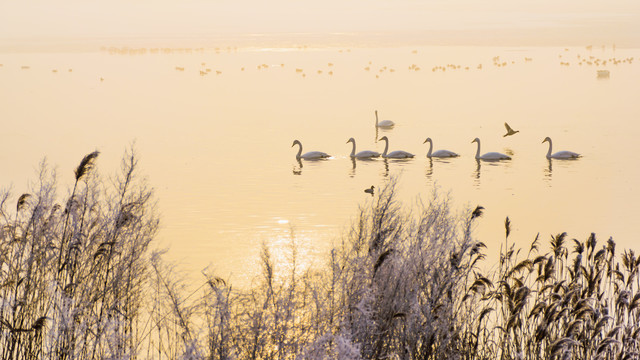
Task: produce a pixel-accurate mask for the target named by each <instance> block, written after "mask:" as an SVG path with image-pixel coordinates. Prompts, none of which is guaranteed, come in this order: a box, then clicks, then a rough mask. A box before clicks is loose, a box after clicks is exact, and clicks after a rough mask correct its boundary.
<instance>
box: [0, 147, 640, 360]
mask: <svg viewBox="0 0 640 360" xmlns="http://www.w3.org/2000/svg"><path fill="white" fill-rule="evenodd" d="M97 156H98V155H97V152H96V153H91V154H89V155H87V156H86V157H85V158H83V160H82V161H81V163H80V165H79V166H78V168H77V169H76V170H75V172H74V175H75V178H74V180H75V182H74V185H73V188H72V190H71V191H70V192H69V194H70V195H69V196H66V197H59V196H58V195H57V191H56V175H55V173H53V172H52V171H51V170H50V169H49V167H48V166H47V164H46V163H44V162H43V163H42V165H41V171H40V173H39V179H38V181H37V182H35V185H34V186H33V187H32V189H31V190H30V191H29V192H27V193H24V194H22V195H20V196H18V197H17V198H14V197H13V196H12V194H11V193H10V192H8V191H3V192H0V222H1V226H0V356H2V359H74V360H75V359H107V358H108V359H137V358H141V359H225V360H227V359H277V360H280V359H308V360H315V359H353V360H359V359H443V358H460V359H585V360H591V359H637V358H639V357H640V348H639V347H640V344H639V338H640V274H639V271H640V269H639V268H640V257H638V256H637V255H636V254H635V252H634V251H633V250H631V249H629V250H624V251H623V252H622V253H616V244H615V242H614V241H613V239H608V240H607V241H606V242H604V243H599V242H598V240H597V238H596V235H595V234H591V235H590V236H589V237H588V238H587V239H585V240H583V241H581V240H578V239H571V238H570V237H569V234H567V233H560V234H555V235H551V236H549V238H548V243H547V245H545V241H544V237H541V236H540V235H539V234H538V235H536V236H535V238H534V239H533V241H532V242H531V244H530V246H527V248H525V249H522V248H518V247H516V243H521V241H514V239H512V238H511V236H512V235H513V233H512V231H511V228H512V222H511V220H510V219H509V218H506V219H505V222H504V226H505V232H504V243H502V244H501V246H500V250H499V255H500V256H499V259H498V263H497V264H486V263H485V262H486V260H485V253H484V252H485V251H486V250H487V248H486V246H485V245H484V243H483V242H481V241H479V240H478V239H476V238H475V237H474V236H473V233H474V228H475V226H476V223H477V222H478V221H481V218H482V213H483V211H484V208H483V207H482V206H477V207H476V208H475V209H473V210H470V209H469V210H466V211H463V212H460V213H453V212H452V210H451V208H450V204H449V199H448V198H447V197H443V196H442V195H441V194H439V193H437V192H436V191H434V193H433V194H432V195H431V197H430V198H429V199H428V201H425V202H418V203H417V205H415V206H407V205H405V204H403V203H402V202H400V201H399V200H398V196H397V194H396V182H395V180H393V179H392V180H391V181H389V183H388V184H387V185H386V186H384V187H382V188H381V189H380V190H379V191H377V194H376V195H375V196H374V197H373V198H372V200H371V202H370V203H368V204H367V205H366V206H362V207H361V208H360V210H359V212H358V216H357V217H356V219H355V220H354V221H353V223H352V226H351V228H350V229H349V230H348V231H346V232H345V233H344V234H343V236H342V237H341V238H340V239H339V241H338V243H337V245H336V246H335V247H334V248H333V249H332V250H331V251H330V252H329V253H328V254H327V257H326V260H325V264H324V265H322V266H320V267H319V268H305V269H302V268H300V266H299V263H300V262H299V259H298V256H299V254H298V244H297V238H296V235H295V231H294V230H293V229H292V232H291V236H290V242H289V245H288V246H287V248H286V251H287V252H288V258H287V260H286V261H279V262H278V261H276V260H274V257H273V256H272V255H271V248H270V246H269V245H268V244H267V243H264V244H263V245H262V251H261V255H260V262H261V269H262V271H261V274H260V276H258V277H257V278H255V279H254V281H253V283H252V285H251V286H249V287H247V288H235V287H233V286H232V284H231V283H230V281H229V280H226V279H222V278H220V277H217V276H216V275H215V274H213V273H209V272H203V274H205V277H204V279H203V281H202V282H201V283H200V284H198V285H197V286H196V287H195V288H191V287H189V286H187V281H186V280H185V278H186V276H185V275H184V274H181V273H179V272H178V271H177V270H176V267H175V266H174V265H172V264H170V263H168V262H167V261H166V260H165V259H164V255H163V254H164V253H163V252H162V251H157V250H156V251H152V250H151V243H152V240H153V238H154V236H155V234H156V231H157V229H158V217H157V215H156V213H155V210H154V200H153V192H152V190H151V189H150V188H148V187H147V185H146V184H145V182H144V181H142V180H141V179H140V178H139V176H138V175H137V157H136V156H135V153H134V151H133V149H130V150H128V151H127V152H126V153H125V156H124V157H123V162H122V168H121V172H120V173H119V174H118V175H117V176H116V177H115V180H114V181H111V182H106V181H104V180H102V178H101V177H100V176H99V174H97V173H96V172H95V171H93V169H94V167H95V166H96V161H97ZM60 204H66V205H65V206H64V207H63V206H62V205H60ZM492 242H493V243H501V241H500V240H499V241H497V242H495V241H492ZM487 269H492V270H491V271H487Z"/></svg>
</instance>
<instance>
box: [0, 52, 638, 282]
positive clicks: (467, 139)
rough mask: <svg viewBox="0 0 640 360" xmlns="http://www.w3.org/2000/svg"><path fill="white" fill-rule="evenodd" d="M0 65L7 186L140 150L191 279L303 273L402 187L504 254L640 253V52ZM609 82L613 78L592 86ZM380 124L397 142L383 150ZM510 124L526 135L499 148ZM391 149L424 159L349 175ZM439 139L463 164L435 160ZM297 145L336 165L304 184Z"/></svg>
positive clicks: (180, 57) (258, 55) (33, 59)
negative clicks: (373, 153)
mask: <svg viewBox="0 0 640 360" xmlns="http://www.w3.org/2000/svg"><path fill="white" fill-rule="evenodd" d="M591 57H593V58H591ZM631 57H633V58H634V60H633V61H631V62H630V61H624V62H620V63H618V64H614V63H613V61H612V60H609V59H613V58H615V59H618V60H625V59H629V58H631ZM595 59H601V60H600V61H599V62H598V63H599V65H596V64H595ZM581 60H582V65H579V63H580V62H581ZM604 60H607V63H606V65H603V64H602V62H603V61H604ZM586 61H590V62H591V63H592V64H591V65H589V64H587V62H586ZM566 63H568V65H566ZM0 64H2V66H0V84H2V85H1V86H0V124H1V125H2V128H1V129H0V146H1V147H2V151H0V164H2V166H1V168H2V171H1V172H0V185H1V186H3V187H8V186H12V188H13V190H14V192H15V193H16V194H20V193H23V192H28V191H29V189H28V187H27V185H28V181H27V180H28V179H35V169H36V168H37V164H38V162H39V161H40V160H41V159H42V158H43V157H45V156H46V157H47V159H48V162H49V163H50V164H53V165H55V166H56V167H57V168H58V173H59V177H60V180H61V182H62V183H63V184H67V183H69V182H70V181H71V179H72V171H73V169H74V167H75V166H76V165H77V163H78V162H79V160H80V159H81V158H82V156H84V155H85V154H87V153H89V152H91V151H93V150H96V149H97V150H100V151H101V153H102V154H101V157H100V159H99V170H100V171H101V172H103V173H105V174H110V173H113V172H115V171H116V170H117V169H118V162H119V159H120V157H121V155H122V154H123V151H124V149H125V148H126V147H127V146H128V145H129V144H130V143H131V142H132V141H135V143H136V149H137V151H138V154H139V156H140V164H141V167H142V171H143V173H144V174H145V175H146V176H147V177H148V179H149V182H150V184H151V185H152V186H154V187H155V188H156V190H157V192H156V194H157V198H158V200H159V211H160V213H161V215H162V229H161V231H160V233H159V236H158V237H159V242H160V244H161V245H162V246H168V247H170V251H169V254H170V256H171V257H172V258H173V259H176V260H177V261H179V262H180V263H182V264H183V268H184V269H186V270H187V271H189V272H190V273H192V274H195V276H197V274H198V272H199V271H200V270H201V269H203V268H204V267H206V266H207V265H209V264H211V265H212V268H213V270H214V271H215V272H216V273H218V274H219V275H221V276H223V277H225V278H226V277H229V276H230V277H231V279H232V281H233V280H236V281H244V280H246V279H247V276H249V275H251V274H254V273H255V271H257V266H256V262H257V260H258V254H259V251H260V244H261V242H263V241H264V242H267V243H268V244H270V245H273V252H274V253H275V256H276V257H285V256H286V255H285V254H286V246H287V244H288V243H289V241H290V236H291V234H292V233H293V234H295V237H296V239H297V243H298V245H299V247H300V253H301V256H302V261H303V263H304V265H309V264H314V263H315V264H319V263H320V262H322V261H323V257H324V256H325V254H326V252H327V250H328V249H329V248H330V247H331V246H332V244H336V243H338V242H339V241H340V235H341V234H343V233H344V231H345V229H346V228H347V227H348V226H349V224H350V221H351V219H352V217H353V216H355V215H356V212H357V209H358V206H366V204H368V202H370V201H371V197H370V196H369V195H368V194H366V193H364V192H363V190H364V189H365V188H368V187H370V186H371V185H374V186H375V187H376V188H378V187H380V186H383V185H384V184H385V182H386V181H388V179H389V178H391V177H393V176H395V175H398V176H399V188H400V192H401V196H402V197H403V198H404V199H405V200H406V201H407V202H408V203H409V204H410V203H412V202H413V201H414V200H415V199H416V198H417V197H422V198H428V196H429V194H430V193H431V192H432V190H433V188H434V186H437V187H439V188H440V189H441V192H442V194H446V193H447V192H450V194H451V196H452V199H453V204H454V208H455V209H456V210H463V209H464V208H465V207H475V206H476V205H482V206H484V207H485V209H486V210H485V216H484V217H483V218H482V220H481V221H480V222H479V225H478V227H477V228H476V235H477V236H478V237H479V238H480V240H482V241H484V242H486V243H487V244H488V245H489V252H490V253H496V252H497V251H498V250H499V246H500V245H499V244H501V243H502V242H503V239H504V237H503V234H504V227H503V221H504V218H505V217H506V216H509V217H510V219H511V221H512V224H513V233H512V234H513V235H512V239H513V240H514V241H516V242H517V243H518V245H520V246H523V247H527V246H528V245H529V243H530V241H531V240H533V238H534V237H535V235H536V234H537V233H538V232H540V233H541V236H542V239H543V240H546V239H547V238H548V237H549V235H550V234H555V233H558V232H563V231H567V232H568V233H569V236H570V237H575V238H578V239H581V240H582V239H585V238H586V237H587V236H588V234H589V233H590V232H596V234H597V235H598V236H599V238H601V239H603V240H604V239H606V238H608V237H609V236H612V237H613V238H614V239H615V240H616V242H617V243H618V246H619V247H637V244H638V240H637V239H638V235H637V226H636V224H637V219H638V217H639V216H640V211H639V210H638V204H639V203H640V189H639V188H638V184H640V169H639V166H638V165H639V164H640V156H639V155H638V149H637V146H636V142H637V139H638V138H639V137H640V126H639V125H638V120H639V119H640V105H639V102H638V94H639V93H640V81H639V80H640V49H634V48H631V49H629V48H620V47H618V48H614V47H613V46H611V45H606V46H605V47H601V46H594V47H593V48H587V47H586V46H580V47H568V48H565V47H489V46H483V47H472V46H455V47H453V46H452V47H447V46H406V47H366V48H363V47H346V46H345V47H332V46H328V47H316V46H310V47H306V48H305V47H297V46H288V47H270V48H268V49H265V48H260V47H228V48H227V47H221V48H219V49H216V48H215V47H204V48H197V47H193V48H189V49H185V48H178V47H173V48H172V49H171V50H169V49H166V50H163V49H162V48H160V49H159V50H157V51H156V50H154V49H153V48H152V47H144V48H143V47H138V48H137V50H135V51H132V49H131V48H129V49H125V48H109V44H105V47H103V48H102V49H101V50H98V49H97V48H96V49H95V50H93V51H86V50H83V51H64V52H37V51H31V52H25V51H17V52H12V51H7V52H3V53H0ZM498 64H499V65H500V66H498ZM447 65H450V66H447ZM452 65H455V69H454V67H453V66H452ZM479 65H481V69H479V68H478V67H479ZM23 66H28V67H29V68H28V69H23V68H22V67H23ZM458 66H459V67H458ZM440 67H445V68H446V71H442V70H441V68H440ZM467 67H468V69H467ZM418 68H419V69H418ZM434 68H435V69H434ZM602 69H607V70H609V71H610V77H609V78H604V79H601V78H597V76H596V74H597V70H602ZM374 110H378V111H379V114H380V117H381V120H382V119H391V120H394V121H395V122H396V124H397V125H396V127H395V128H394V129H392V130H388V131H380V132H379V133H378V134H376V129H375V127H374ZM504 122H508V123H509V124H510V125H511V126H512V127H513V128H515V129H517V130H520V132H519V133H518V134H516V135H514V136H511V137H506V138H504V137H502V135H503V134H504V133H505V129H504V127H503V123H504ZM382 135H386V136H388V138H389V139H390V150H397V149H401V150H406V151H409V152H412V153H414V154H416V157H415V158H414V159H412V160H408V161H392V160H390V161H384V160H382V159H378V160H374V161H356V162H355V164H354V163H353V162H352V161H351V160H350V159H349V157H348V154H349V152H350V151H351V145H350V144H345V142H346V141H347V139H349V138H350V137H354V138H355V139H356V141H357V146H358V150H366V149H371V150H377V151H380V152H381V151H382V150H383V145H384V143H380V142H377V141H376V138H377V137H379V136H382ZM546 136H550V137H551V138H552V139H553V141H554V151H557V150H571V151H575V152H578V153H581V154H582V155H583V157H582V158H581V159H579V160H576V161H557V160H554V161H552V162H551V163H550V162H549V161H547V159H546V158H545V154H546V152H547V144H546V143H545V144H542V143H541V142H542V140H543V139H544V137H546ZM426 137H431V138H432V139H433V141H434V149H449V150H452V151H455V152H458V153H459V154H460V155H461V157H459V158H456V159H452V160H446V161H443V160H436V159H434V160H433V161H430V160H428V159H426V157H425V154H426V152H427V145H426V144H425V145H423V141H424V140H425V138H426ZM475 137H479V138H480V139H481V140H482V152H483V153H484V152H489V151H499V152H506V153H509V154H513V155H512V156H513V160H511V161H507V162H500V163H482V164H480V166H478V164H477V162H476V161H475V159H474V155H475V151H476V145H475V144H472V143H471V140H473V138H475ZM294 139H298V140H300V141H301V142H302V144H303V145H304V151H305V152H306V151H311V150H320V151H325V152H328V153H330V154H331V155H333V158H332V159H330V160H327V161H321V162H304V161H303V162H302V167H301V166H300V164H299V163H298V162H297V161H296V160H295V153H296V151H297V147H296V148H291V143H292V142H293V140H294Z"/></svg>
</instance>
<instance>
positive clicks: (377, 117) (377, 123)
mask: <svg viewBox="0 0 640 360" xmlns="http://www.w3.org/2000/svg"><path fill="white" fill-rule="evenodd" d="M376 126H378V112H377V111H376Z"/></svg>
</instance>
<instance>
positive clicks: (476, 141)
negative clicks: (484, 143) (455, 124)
mask: <svg viewBox="0 0 640 360" xmlns="http://www.w3.org/2000/svg"><path fill="white" fill-rule="evenodd" d="M479 142H480V139H478V138H475V139H473V141H471V143H472V144H473V143H479Z"/></svg>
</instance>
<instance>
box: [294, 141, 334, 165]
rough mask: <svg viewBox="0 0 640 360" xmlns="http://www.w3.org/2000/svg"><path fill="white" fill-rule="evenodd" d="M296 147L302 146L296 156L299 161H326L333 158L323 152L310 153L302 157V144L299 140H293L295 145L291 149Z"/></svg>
mask: <svg viewBox="0 0 640 360" xmlns="http://www.w3.org/2000/svg"><path fill="white" fill-rule="evenodd" d="M296 145H299V146H300V148H299V149H298V153H297V154H296V159H298V160H300V159H304V160H318V159H326V158H329V157H331V155H329V154H327V153H324V152H322V151H309V152H308V153H305V154H304V155H302V143H301V142H300V141H299V140H293V144H292V145H291V147H294V146H296Z"/></svg>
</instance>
